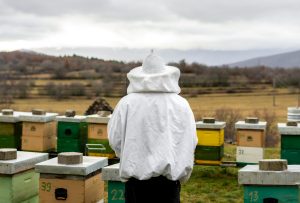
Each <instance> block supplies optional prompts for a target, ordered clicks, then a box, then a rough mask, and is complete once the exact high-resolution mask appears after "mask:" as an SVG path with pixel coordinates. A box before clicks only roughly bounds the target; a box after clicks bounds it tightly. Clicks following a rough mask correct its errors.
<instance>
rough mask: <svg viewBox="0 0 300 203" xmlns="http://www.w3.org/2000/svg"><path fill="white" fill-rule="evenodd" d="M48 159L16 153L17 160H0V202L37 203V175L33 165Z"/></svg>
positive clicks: (35, 154)
mask: <svg viewBox="0 0 300 203" xmlns="http://www.w3.org/2000/svg"><path fill="white" fill-rule="evenodd" d="M47 159H48V154H45V153H33V152H21V151H18V152H17V159H14V160H5V161H3V160H2V161H1V160H0V202H1V203H8V202H12V203H19V202H29V203H37V202H38V199H37V195H38V185H39V182H38V181H39V174H38V173H35V171H34V165H35V164H36V163H39V162H41V161H45V160H47Z"/></svg>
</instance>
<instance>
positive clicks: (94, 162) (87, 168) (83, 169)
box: [35, 156, 108, 176]
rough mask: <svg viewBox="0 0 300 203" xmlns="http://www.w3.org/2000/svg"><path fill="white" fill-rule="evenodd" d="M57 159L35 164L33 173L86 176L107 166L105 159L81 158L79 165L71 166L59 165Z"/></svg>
mask: <svg viewBox="0 0 300 203" xmlns="http://www.w3.org/2000/svg"><path fill="white" fill-rule="evenodd" d="M57 159H58V158H53V159H49V160H47V161H44V162H42V163H38V164H36V165H35V171H36V172H38V173H50V174H62V175H80V176H87V175H89V174H90V173H93V172H95V171H97V170H100V169H102V168H103V167H104V166H107V164H108V161H107V158H106V157H92V156H83V157H82V163H81V164H72V165H66V164H59V163H58V160H57Z"/></svg>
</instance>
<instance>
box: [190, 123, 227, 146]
mask: <svg viewBox="0 0 300 203" xmlns="http://www.w3.org/2000/svg"><path fill="white" fill-rule="evenodd" d="M225 125H226V124H225V122H220V121H215V122H213V123H205V121H199V122H197V123H196V127H197V136H198V145H201V146H221V145H223V144H224V128H225Z"/></svg>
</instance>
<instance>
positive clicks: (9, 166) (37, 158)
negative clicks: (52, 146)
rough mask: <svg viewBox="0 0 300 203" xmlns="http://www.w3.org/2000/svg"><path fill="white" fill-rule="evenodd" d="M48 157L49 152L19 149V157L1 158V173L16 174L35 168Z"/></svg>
mask: <svg viewBox="0 0 300 203" xmlns="http://www.w3.org/2000/svg"><path fill="white" fill-rule="evenodd" d="M47 159H48V153H37V152H23V151H17V159H12V160H0V174H15V173H19V172H22V171H25V170H29V169H32V168H34V166H35V164H37V163H39V162H42V161H45V160H47Z"/></svg>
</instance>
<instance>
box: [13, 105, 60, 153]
mask: <svg viewBox="0 0 300 203" xmlns="http://www.w3.org/2000/svg"><path fill="white" fill-rule="evenodd" d="M40 111H41V114H35V113H34V111H33V112H32V113H31V114H26V115H20V117H19V119H20V121H22V122H23V124H22V126H23V127H22V137H21V139H22V144H21V149H22V150H24V151H36V152H48V151H54V150H55V148H56V122H55V117H56V116H57V113H43V110H40Z"/></svg>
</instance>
